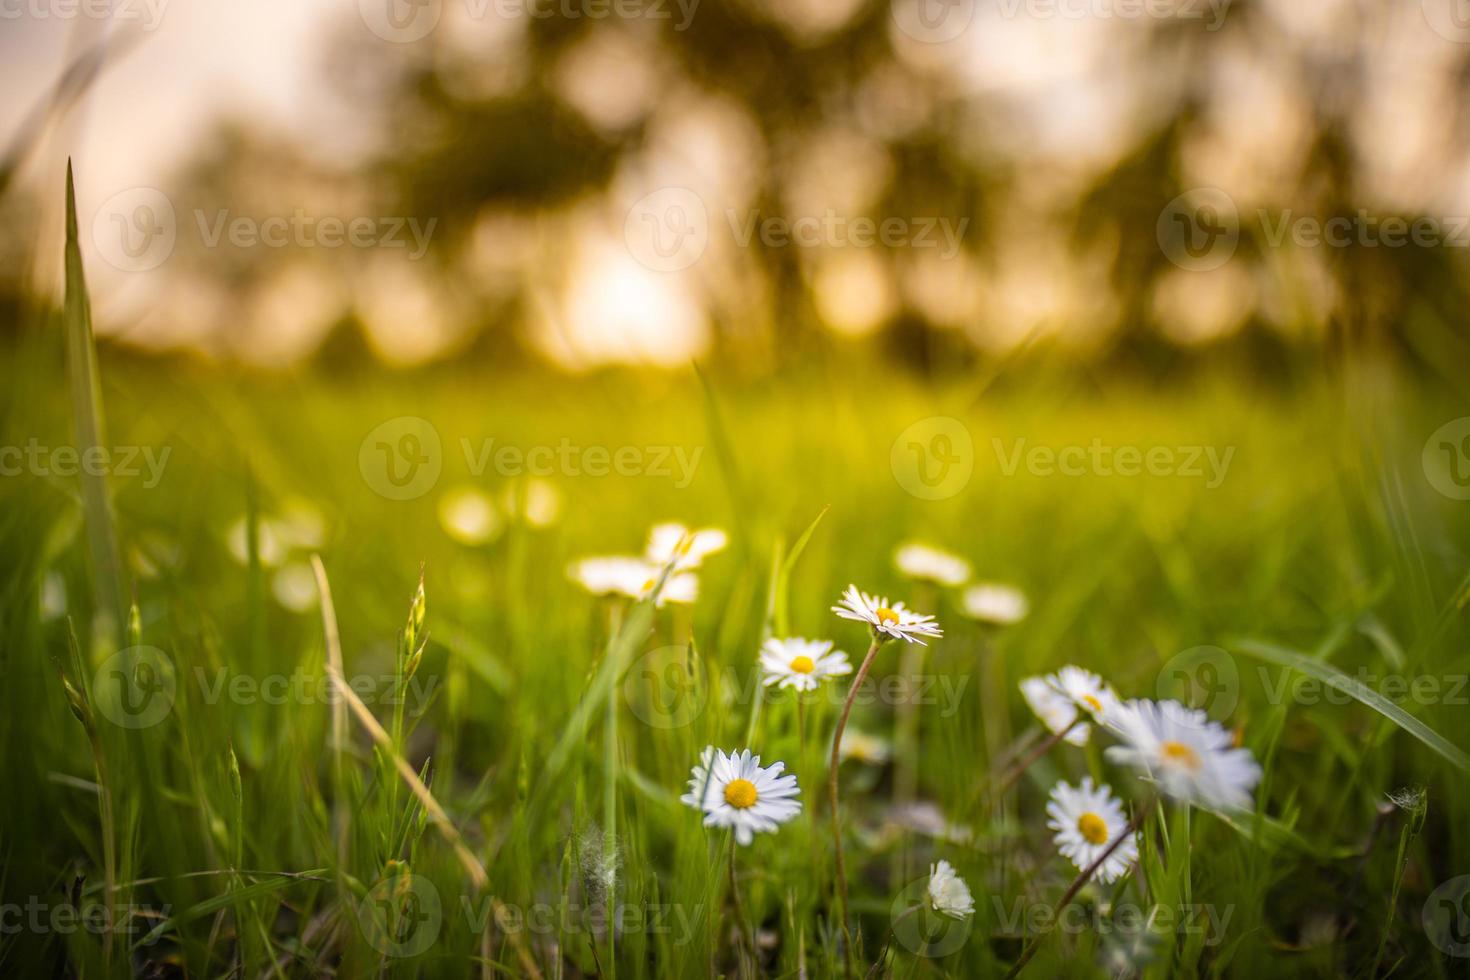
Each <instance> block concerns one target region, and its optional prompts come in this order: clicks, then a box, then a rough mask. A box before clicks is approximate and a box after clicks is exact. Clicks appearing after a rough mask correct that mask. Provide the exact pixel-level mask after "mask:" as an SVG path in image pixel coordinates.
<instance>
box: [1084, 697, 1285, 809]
mask: <svg viewBox="0 0 1470 980" xmlns="http://www.w3.org/2000/svg"><path fill="white" fill-rule="evenodd" d="M1109 728H1111V729H1112V730H1113V731H1115V732H1116V733H1117V735H1118V737H1119V738H1120V739H1122V742H1123V744H1121V745H1115V746H1113V747H1112V748H1110V749H1108V751H1107V757H1108V758H1109V759H1110V760H1112V761H1114V762H1117V763H1121V764H1124V765H1129V766H1132V767H1133V768H1134V769H1136V770H1138V772H1139V774H1140V775H1141V776H1143V777H1144V778H1145V779H1148V780H1150V781H1152V782H1154V783H1156V784H1157V785H1158V786H1159V788H1160V789H1161V790H1163V792H1165V793H1167V794H1168V795H1169V796H1171V797H1173V798H1175V799H1177V800H1179V801H1181V802H1185V803H1191V804H1193V805H1195V806H1200V807H1204V808H1205V809H1209V810H1225V811H1229V810H1245V809H1249V808H1250V807H1251V802H1252V801H1251V791H1252V790H1253V789H1254V788H1255V785H1256V783H1257V782H1258V781H1259V780H1260V778H1261V767H1260V766H1259V765H1257V763H1256V760H1255V758H1254V757H1253V756H1252V755H1251V753H1250V750H1249V749H1243V748H1238V747H1236V745H1235V739H1234V737H1233V736H1232V735H1231V733H1230V732H1229V731H1228V730H1226V729H1225V727H1224V726H1223V725H1220V724H1218V723H1217V722H1214V721H1211V720H1210V719H1209V717H1208V716H1207V715H1206V714H1205V713H1204V712H1203V711H1198V710H1196V709H1194V708H1187V707H1185V706H1184V705H1182V704H1180V703H1179V702H1178V701H1162V702H1159V701H1147V700H1136V701H1129V702H1128V703H1127V704H1124V705H1120V706H1119V707H1118V708H1117V709H1116V710H1115V711H1114V712H1113V716H1112V720H1111V722H1110V724H1109Z"/></svg>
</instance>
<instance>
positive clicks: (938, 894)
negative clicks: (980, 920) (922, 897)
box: [929, 860, 975, 919]
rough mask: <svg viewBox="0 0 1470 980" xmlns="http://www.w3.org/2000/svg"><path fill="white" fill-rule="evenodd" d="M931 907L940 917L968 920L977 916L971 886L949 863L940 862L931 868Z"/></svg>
mask: <svg viewBox="0 0 1470 980" xmlns="http://www.w3.org/2000/svg"><path fill="white" fill-rule="evenodd" d="M929 906H930V908H932V909H934V911H936V912H938V913H939V914H940V915H947V916H949V917H950V918H951V919H968V918H969V917H970V916H972V915H974V914H975V900H974V899H973V898H971V897H970V886H969V885H966V884H965V880H964V879H963V878H961V877H960V876H959V875H957V874H955V870H954V867H953V866H952V865H951V864H950V863H949V862H948V861H943V860H941V861H939V862H938V863H937V864H931V865H930V866H929Z"/></svg>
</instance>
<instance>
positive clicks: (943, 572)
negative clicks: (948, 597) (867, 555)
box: [893, 541, 970, 586]
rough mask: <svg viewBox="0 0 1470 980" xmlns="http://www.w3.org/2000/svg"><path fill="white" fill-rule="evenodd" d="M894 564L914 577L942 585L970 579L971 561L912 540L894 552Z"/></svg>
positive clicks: (950, 584)
mask: <svg viewBox="0 0 1470 980" xmlns="http://www.w3.org/2000/svg"><path fill="white" fill-rule="evenodd" d="M893 564H894V565H895V566H897V567H898V570H899V571H900V572H902V573H903V574H904V575H906V576H908V577H909V578H912V579H921V580H923V581H928V582H937V583H939V584H940V585H948V586H955V585H964V584H965V583H966V582H967V581H969V579H970V563H969V562H967V561H965V560H964V559H963V558H961V557H960V556H959V555H952V554H950V553H949V552H948V551H941V550H939V549H938V548H931V547H930V546H929V545H927V544H920V543H919V542H916V541H914V542H910V543H908V544H905V545H904V546H902V547H901V548H899V549H898V550H897V551H895V552H894V553H893Z"/></svg>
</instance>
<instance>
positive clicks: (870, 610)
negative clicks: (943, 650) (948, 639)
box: [832, 585, 944, 646]
mask: <svg viewBox="0 0 1470 980" xmlns="http://www.w3.org/2000/svg"><path fill="white" fill-rule="evenodd" d="M832 611H833V612H835V613H836V614H837V615H838V616H840V617H842V618H843V619H851V620H855V621H857V622H860V623H867V624H868V626H869V627H871V628H872V631H873V637H874V638H875V639H883V640H904V641H906V642H908V643H917V644H919V645H920V646H924V645H925V644H924V641H923V640H921V639H919V637H921V636H930V637H934V636H943V635H944V631H943V630H941V629H940V628H939V624H938V623H936V622H935V621H934V617H933V616H921V615H920V614H918V613H915V612H911V611H909V610H908V609H905V608H904V605H903V603H901V602H895V603H894V604H893V605H891V606H890V605H889V604H888V599H887V598H886V597H874V596H870V595H868V594H867V593H866V592H863V591H861V590H859V589H858V587H857V586H856V585H849V586H848V587H847V591H846V592H844V593H843V594H842V598H841V600H839V604H838V605H835V606H833V607H832Z"/></svg>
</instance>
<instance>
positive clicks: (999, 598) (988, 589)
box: [960, 582, 1031, 626]
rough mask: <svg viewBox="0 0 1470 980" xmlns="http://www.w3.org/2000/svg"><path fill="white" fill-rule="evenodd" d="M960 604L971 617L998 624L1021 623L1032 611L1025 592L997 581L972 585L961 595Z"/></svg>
mask: <svg viewBox="0 0 1470 980" xmlns="http://www.w3.org/2000/svg"><path fill="white" fill-rule="evenodd" d="M960 604H961V605H962V606H963V607H964V610H965V613H966V615H968V616H969V617H970V618H972V619H978V620H979V621H980V622H982V623H994V624H996V625H998V626H1010V625H1011V624H1013V623H1019V622H1020V621H1021V620H1023V619H1025V618H1026V614H1027V613H1028V612H1030V611H1031V604H1030V603H1029V602H1027V601H1026V594H1025V593H1024V592H1022V591H1021V590H1020V589H1016V588H1012V587H1011V586H1009V585H1001V584H999V583H996V582H982V583H979V584H977V585H972V586H970V587H969V588H968V589H966V590H965V592H964V595H963V596H961V597H960Z"/></svg>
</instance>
